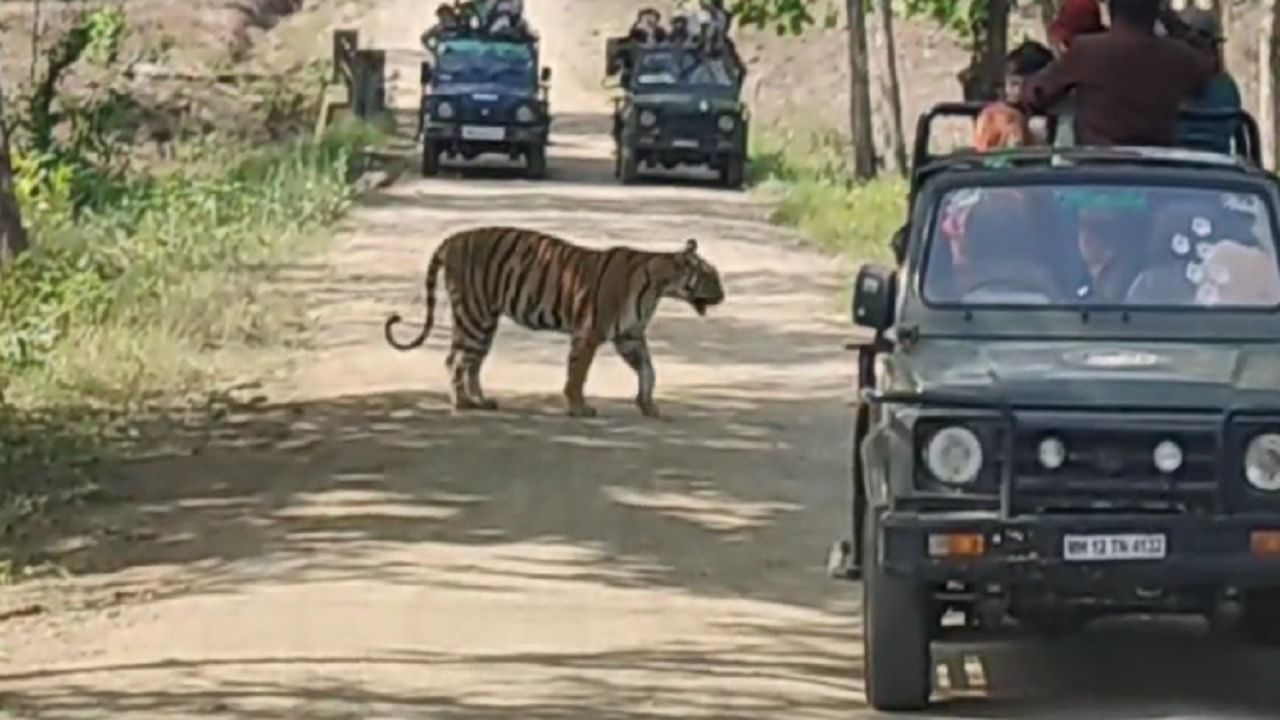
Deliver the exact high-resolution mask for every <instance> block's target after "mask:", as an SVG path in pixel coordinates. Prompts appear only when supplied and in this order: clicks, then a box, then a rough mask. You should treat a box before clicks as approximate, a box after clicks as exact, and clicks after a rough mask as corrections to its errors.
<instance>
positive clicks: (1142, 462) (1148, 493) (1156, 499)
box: [1009, 415, 1222, 515]
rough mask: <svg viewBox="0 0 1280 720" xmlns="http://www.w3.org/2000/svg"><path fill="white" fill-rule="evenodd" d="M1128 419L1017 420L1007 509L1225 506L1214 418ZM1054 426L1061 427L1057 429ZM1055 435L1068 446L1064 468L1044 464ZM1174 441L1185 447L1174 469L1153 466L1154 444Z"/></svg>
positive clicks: (1195, 511) (1182, 511) (1177, 510)
mask: <svg viewBox="0 0 1280 720" xmlns="http://www.w3.org/2000/svg"><path fill="white" fill-rule="evenodd" d="M1137 420H1138V419H1136V418H1125V419H1124V422H1123V424H1121V425H1118V426H1117V427H1107V425H1106V424H1105V423H1101V422H1097V421H1096V418H1095V421H1094V422H1093V423H1092V424H1083V423H1080V424H1074V423H1073V424H1070V425H1068V426H1066V427H1063V426H1062V425H1061V424H1059V423H1054V422H1053V420H1052V419H1051V418H1050V417H1049V416H1047V415H1046V416H1045V417H1044V422H1043V423H1038V422H1027V421H1026V419H1020V420H1019V423H1018V429H1017V431H1016V432H1015V435H1014V448H1013V456H1014V459H1013V467H1012V468H1011V469H1012V477H1011V483H1012V484H1011V487H1010V492H1009V501H1010V508H1009V510H1010V512H1011V513H1013V514H1026V513H1040V514H1043V513H1055V514H1056V513H1159V514H1178V515H1186V514H1191V515H1199V514H1209V513H1213V512H1215V511H1217V510H1219V509H1220V508H1221V506H1222V502H1221V494H1220V492H1219V482H1218V480H1219V478H1218V434H1217V432H1216V429H1215V427H1214V425H1213V424H1212V423H1205V424H1189V423H1185V422H1172V423H1171V422H1169V421H1168V419H1167V418H1164V419H1163V420H1164V421H1165V423H1164V424H1163V425H1162V424H1160V423H1158V422H1154V419H1153V422H1152V423H1150V424H1147V423H1142V422H1139V421H1137ZM1055 425H1057V426H1056V427H1055ZM1049 435H1055V436H1057V437H1058V438H1059V439H1061V440H1062V441H1063V443H1064V444H1065V445H1066V448H1067V458H1066V461H1065V462H1064V463H1063V464H1062V466H1061V467H1058V468H1056V469H1053V470H1049V469H1046V468H1045V467H1043V466H1042V465H1041V463H1040V459H1039V446H1040V442H1041V440H1042V439H1044V438H1045V437H1047V436H1049ZM1165 439H1171V440H1173V441H1175V442H1177V443H1178V445H1179V446H1180V447H1181V448H1182V451H1183V462H1182V466H1181V467H1180V468H1179V469H1178V470H1176V471H1174V472H1173V473H1170V474H1164V473H1161V472H1160V471H1159V470H1157V469H1156V467H1155V464H1154V461H1153V459H1152V453H1153V450H1154V448H1155V446H1156V445H1157V444H1158V443H1160V442H1161V441H1162V440H1165Z"/></svg>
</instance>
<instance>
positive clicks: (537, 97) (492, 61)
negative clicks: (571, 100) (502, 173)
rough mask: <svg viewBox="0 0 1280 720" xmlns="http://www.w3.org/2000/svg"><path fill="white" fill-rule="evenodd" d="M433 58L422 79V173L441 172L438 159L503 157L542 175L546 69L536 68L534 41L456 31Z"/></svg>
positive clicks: (546, 117) (437, 46)
mask: <svg viewBox="0 0 1280 720" xmlns="http://www.w3.org/2000/svg"><path fill="white" fill-rule="evenodd" d="M431 54H432V60H433V61H434V62H432V61H428V62H423V63H422V76H421V81H422V104H421V108H420V112H421V113H422V174H423V175H424V176H432V175H436V174H437V173H439V171H440V160H441V157H442V156H443V157H448V158H450V159H453V158H456V157H459V156H461V157H462V158H463V159H465V160H472V159H474V158H476V157H477V156H479V155H482V154H502V155H506V156H508V157H510V158H511V160H513V161H519V160H520V158H521V157H523V158H524V162H525V168H526V174H527V175H528V176H529V177H532V178H541V177H544V176H545V175H546V172H547V134H548V128H549V126H550V115H549V112H548V108H547V82H548V81H549V80H550V79H551V69H550V68H543V69H542V71H541V73H539V71H538V41H537V39H536V38H532V37H528V36H515V37H511V36H502V35H481V34H475V33H466V34H461V33H459V34H456V35H452V36H445V37H443V38H441V39H440V40H439V42H437V43H435V44H434V48H432V53H431Z"/></svg>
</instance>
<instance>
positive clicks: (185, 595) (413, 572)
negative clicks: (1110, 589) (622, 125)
mask: <svg viewBox="0 0 1280 720" xmlns="http://www.w3.org/2000/svg"><path fill="white" fill-rule="evenodd" d="M535 7H538V8H543V9H545V8H547V7H549V5H548V4H546V3H543V4H539V5H536V6H535ZM392 10H394V7H392ZM396 17H397V15H396V13H395V12H391V11H384V12H382V13H380V14H379V13H371V20H370V22H373V23H383V25H382V26H383V27H388V28H394V27H395V26H396ZM401 25H403V23H401ZM541 26H542V27H551V26H555V23H554V22H551V23H545V24H542V25H541ZM570 45H571V43H569V42H568V41H567V40H563V39H562V40H561V41H560V42H559V45H558V46H559V47H560V48H562V51H563V52H566V53H567V52H568V51H567V50H563V48H565V47H569V46H570ZM559 70H560V67H559V66H557V72H558V75H557V76H558V77H561V76H565V75H569V74H570V73H569V71H566V72H563V73H561V72H559ZM407 72H408V73H409V75H410V77H415V75H413V74H412V72H411V69H409V70H408V71H407ZM587 74H589V73H587ZM591 97H592V95H591V93H590V92H588V91H587V90H586V89H583V87H581V86H580V87H579V96H578V98H577V99H578V100H580V101H581V102H580V103H579V104H578V105H577V106H573V104H572V102H570V101H572V100H573V99H574V97H573V95H572V93H569V94H568V95H566V96H565V98H566V99H565V102H564V106H565V107H562V108H561V113H562V116H561V118H560V119H559V120H558V122H557V125H556V135H555V147H554V150H553V152H552V160H551V168H552V171H551V172H552V177H551V179H549V180H547V181H544V182H527V181H523V180H511V179H503V178H496V177H490V176H484V175H482V176H479V177H476V176H471V177H466V178H457V177H444V178H441V179H437V180H432V181H422V180H417V179H412V178H411V179H408V180H406V181H404V182H402V183H401V184H399V185H397V186H395V187H394V188H392V189H391V190H389V191H388V192H386V193H385V194H383V195H381V196H380V197H377V198H376V199H374V200H372V201H370V202H368V203H366V204H365V205H364V206H363V207H361V208H360V209H359V210H358V211H357V212H355V213H354V215H353V216H352V217H351V218H350V219H349V220H348V221H347V222H346V227H345V228H344V229H343V230H342V233H341V237H340V242H339V243H338V246H337V248H336V249H335V251H334V252H333V253H332V254H331V255H330V256H329V257H327V258H324V259H322V261H319V262H315V263H312V264H309V265H307V266H305V267H302V268H298V269H296V270H295V271H293V272H291V273H289V275H288V280H289V282H292V283H296V284H298V287H300V288H301V289H302V290H304V291H305V292H306V294H307V297H308V298H310V301H311V303H312V308H313V314H314V317H315V330H314V331H313V332H312V333H311V335H310V337H309V338H308V341H307V342H306V343H305V344H304V346H303V347H300V348H299V349H297V350H296V351H295V352H294V353H293V357H292V369H291V371H290V372H289V373H288V374H287V376H286V377H284V378H282V379H279V380H277V381H272V382H270V383H269V384H268V385H267V387H266V390H265V394H266V401H265V403H263V404H261V405H259V406H256V407H254V408H251V409H240V410H237V411H235V412H233V413H231V414H230V415H229V416H227V417H226V418H225V419H223V420H222V421H220V422H219V423H217V424H216V425H214V426H212V427H198V428H179V427H175V428H174V429H173V434H174V436H175V437H176V438H177V439H176V441H175V445H177V446H180V447H183V448H186V449H185V450H184V451H183V452H174V453H171V454H167V455H161V456H159V457H155V458H152V459H149V460H146V461H139V462H137V463H135V464H133V465H131V466H130V467H129V468H127V472H126V473H125V477H124V478H123V479H121V480H120V481H119V483H117V484H115V485H113V487H112V490H111V496H112V497H113V498H114V500H113V501H112V502H110V503H109V504H106V505H105V506H93V507H92V508H90V509H89V510H86V511H84V512H83V513H82V514H80V515H78V516H74V517H68V518H66V520H65V522H64V526H63V528H62V537H61V538H60V542H59V543H58V544H57V545H55V546H53V547H52V549H51V550H52V552H53V553H54V555H55V557H56V558H57V559H58V560H59V561H60V562H61V563H62V564H64V565H65V566H66V567H68V568H70V569H71V570H72V571H73V572H75V577H74V578H72V579H69V580H64V581H52V582H43V583H29V584H24V585H20V586H18V587H17V588H12V589H7V590H5V591H4V593H3V594H0V600H2V601H3V605H2V607H0V610H3V615H2V617H3V618H4V619H3V621H0V711H2V712H3V716H4V717H13V718H49V719H63V718H67V719H70V718H139V719H142V718H146V719H148V720H151V719H161V718H188V717H207V716H213V717H229V718H300V719H302V718H320V719H326V720H327V719H330V718H333V719H337V718H350V719H353V720H354V719H357V718H358V719H373V718H388V719H390V718H432V719H440V720H488V719H491V718H508V717H511V718H517V717H518V718H531V719H544V720H553V719H554V720H641V719H643V718H677V717H678V718H735V719H742V720H756V719H759V720H765V719H773V718H783V717H785V718H803V719H814V720H816V719H819V718H822V719H826V718H831V719H834V718H842V719H847V718H853V717H864V716H869V713H868V712H867V711H866V710H865V709H864V706H863V699H862V694H861V680H860V676H861V665H860V637H859V624H858V603H857V586H856V585H850V584H847V583H835V582H832V581H829V580H827V579H826V578H825V576H824V574H823V567H822V563H823V560H824V556H825V551H826V548H827V545H828V543H829V542H830V541H831V540H832V539H833V538H834V537H837V536H838V535H839V534H840V533H841V532H843V531H844V527H845V519H844V517H845V510H844V508H845V503H846V497H847V491H846V487H845V472H846V457H847V452H848V445H847V438H846V431H847V417H846V411H845V406H844V402H845V400H846V399H847V397H848V390H849V388H848V377H849V363H848V360H849V359H848V357H847V356H845V354H844V353H842V352H841V349H840V346H841V342H842V340H843V339H844V336H845V326H844V320H843V318H844V317H845V313H843V312H842V311H841V310H840V309H839V307H838V305H837V299H836V298H837V290H838V285H839V283H840V282H841V277H840V274H839V273H838V272H837V271H836V268H835V265H834V264H833V263H832V262H831V261H829V260H826V259H823V258H821V257H819V256H817V255H815V254H814V253H812V252H809V251H807V250H804V249H803V248H802V246H800V245H799V244H798V242H797V240H798V238H796V237H794V236H793V235H792V234H790V233H788V232H786V231H784V230H780V229H778V228H776V227H772V226H770V225H769V224H767V223H766V222H764V221H763V219H762V216H763V210H762V209H761V208H760V207H758V206H756V205H755V204H753V203H752V202H751V201H750V200H749V199H748V198H747V197H746V196H744V195H742V194H738V193H731V192H724V191H719V190H714V189H705V188H699V187H696V186H689V185H675V186H671V185H652V186H645V187H637V188H628V189H625V190H624V189H622V188H621V187H619V186H617V185H616V184H614V183H613V182H612V180H611V177H610V160H609V159H608V145H607V141H606V138H605V137H604V135H603V134H602V132H603V129H604V127H605V126H604V125H603V118H602V116H601V114H600V113H601V112H602V108H601V107H600V105H599V104H598V103H597V104H595V105H593V104H592V103H590V102H586V101H585V100H584V98H585V99H590V98H591ZM476 223H514V224H521V225H527V226H530V227H537V228H541V229H545V230H549V231H553V232H557V233H562V234H564V235H565V236H567V237H570V238H572V239H574V240H577V241H580V242H583V243H587V244H591V245H606V244H611V243H628V244H634V245H636V246H639V247H646V248H677V247H679V246H680V244H681V243H682V242H683V241H684V239H685V238H687V237H696V238H698V239H699V240H700V242H701V245H702V248H703V251H704V254H705V255H706V256H707V257H708V258H710V259H711V260H712V261H713V262H715V263H716V264H717V265H718V266H719V267H720V269H721V271H722V273H723V275H724V280H725V284H726V289H727V293H728V300H727V302H726V304H725V305H724V306H722V307H721V308H718V309H715V310H713V311H712V312H711V313H710V314H709V316H708V317H706V318H698V317H697V316H696V315H694V313H693V312H692V311H691V310H689V309H688V308H685V307H680V306H675V305H669V306H664V307H663V309H662V310H661V312H660V314H659V317H658V318H657V320H656V321H655V323H654V325H653V327H652V330H651V333H652V335H651V337H652V345H653V346H654V351H655V360H656V363H657V372H658V395H657V399H658V402H659V403H660V404H661V405H662V407H663V409H664V411H665V412H666V413H667V415H668V416H669V417H668V419H666V420H663V421H652V420H646V419H643V418H641V417H640V416H639V413H638V412H637V411H636V409H635V408H634V407H633V406H632V404H631V401H630V398H631V397H632V395H633V393H634V378H633V377H632V375H631V373H630V372H629V371H628V370H627V369H626V368H625V366H624V365H623V363H622V362H621V361H620V360H619V359H618V358H616V357H615V356H613V355H612V353H611V352H604V353H602V354H601V355H600V357H599V358H598V359H597V361H596V365H595V367H594V368H593V370H592V373H591V377H590V380H589V383H588V396H589V398H591V399H592V400H593V401H594V403H595V404H596V406H597V408H598V409H599V410H600V411H601V416H600V417H598V418H595V419H592V420H576V419H570V418H567V417H565V416H564V415H563V414H562V409H561V408H562V406H561V400H560V397H559V392H558V391H559V388H560V387H561V385H562V382H563V372H564V365H565V355H566V346H565V343H564V339H563V338H561V337H558V336H553V335H540V334H534V333H530V332H526V331H522V330H519V329H516V328H514V327H512V326H510V325H509V324H508V325H504V327H503V329H502V330H500V332H499V336H498V341H497V346H496V349H495V352H494V355H493V357H492V359H491V360H490V362H489V363H488V364H487V365H486V369H485V375H484V380H485V382H486V385H487V388H488V391H489V394H490V396H491V397H493V398H494V399H496V400H497V401H498V402H499V403H501V404H502V406H503V409H502V410H501V411H499V412H496V413H483V414H472V415H463V416H453V415H451V414H450V413H449V412H448V411H447V410H446V408H445V388H446V374H445V369H444V366H443V360H444V350H445V348H446V347H447V340H446V338H447V334H448V325H449V323H448V319H447V318H448V315H447V312H445V313H443V315H442V317H443V322H441V323H440V325H438V330H437V333H436V335H435V336H433V338H432V340H431V341H430V342H429V343H428V345H427V347H426V348H425V349H422V350H419V351H416V352H412V353H397V352H395V351H393V350H391V349H390V348H388V347H387V346H386V345H385V344H384V342H383V340H382V321H383V319H384V318H385V317H386V315H387V314H389V313H391V312H402V313H405V314H406V315H408V316H409V317H410V318H412V319H414V320H416V319H418V318H420V317H421V312H422V306H421V295H422V290H421V286H422V271H423V268H424V266H425V263H426V258H427V256H428V254H429V252H430V251H431V249H432V248H433V246H434V244H435V243H436V242H438V241H439V240H440V239H441V238H442V237H443V236H444V235H445V234H446V233H448V232H449V231H451V230H454V229H457V228H461V227H465V226H469V225H473V224H476ZM442 303H443V300H442ZM443 307H447V306H444V305H442V308H443ZM978 650H980V652H975V653H974V654H973V658H971V659H970V660H969V661H968V662H967V663H960V662H953V663H951V665H952V667H953V668H957V667H959V668H960V669H961V670H962V671H963V670H965V669H968V670H970V671H972V674H973V675H974V677H973V678H972V682H971V687H970V688H968V689H966V688H965V687H963V685H964V683H963V682H961V680H963V679H964V678H965V677H967V675H966V673H965V672H957V673H956V675H955V678H954V682H953V681H952V680H951V679H949V680H948V683H947V684H948V685H951V684H954V685H956V686H957V687H947V686H945V685H944V688H943V690H942V692H941V693H940V700H941V701H942V704H941V705H940V706H939V708H938V713H939V714H942V715H945V716H949V717H1059V716H1060V717H1090V718H1139V717H1141V718H1154V717H1223V716H1224V715H1225V714H1226V713H1227V711H1229V710H1236V709H1241V710H1245V711H1253V712H1254V715H1255V716H1256V717H1274V716H1275V712H1276V708H1277V707H1280V704H1277V700H1278V698H1277V696H1276V694H1275V691H1274V690H1273V689H1272V687H1273V686H1274V682H1272V681H1271V680H1270V678H1271V677H1274V670H1275V668H1276V667H1277V665H1276V663H1275V661H1274V659H1273V658H1271V657H1269V656H1265V655H1264V656H1259V655H1250V654H1246V653H1239V652H1229V651H1225V650H1214V649H1212V648H1210V647H1209V646H1207V645H1205V644H1204V643H1202V642H1200V641H1198V640H1196V639H1187V638H1184V637H1183V636H1182V635H1180V634H1179V633H1177V632H1166V633H1162V634H1159V635H1156V636H1154V637H1152V638H1141V637H1139V638H1133V637H1131V638H1126V639H1125V640H1123V641H1122V642H1119V643H1117V642H1110V643H1104V644H1101V645H1097V646H1091V645H1088V644H1073V645H1071V646H1060V647H1056V648H1039V649H1037V648H1031V647H1012V648H983V649H978ZM966 665H967V667H965V666H966ZM988 694H989V695H991V697H990V698H984V697H981V696H984V695H988ZM974 696H979V698H980V699H973V697H974Z"/></svg>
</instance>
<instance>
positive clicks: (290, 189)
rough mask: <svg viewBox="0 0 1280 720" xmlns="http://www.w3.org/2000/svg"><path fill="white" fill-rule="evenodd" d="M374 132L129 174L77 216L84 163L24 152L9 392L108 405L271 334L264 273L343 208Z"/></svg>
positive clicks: (187, 376) (5, 354)
mask: <svg viewBox="0 0 1280 720" xmlns="http://www.w3.org/2000/svg"><path fill="white" fill-rule="evenodd" d="M374 141H376V136H373V135H371V133H370V131H367V130H365V129H363V128H358V127H351V128H342V129H337V130H335V131H334V132H332V133H330V134H329V135H328V136H326V137H325V138H324V139H323V140H322V141H319V142H312V141H309V140H300V141H294V142H291V143H288V144H284V145H280V146H273V147H269V148H267V149H265V150H264V149H257V150H249V149H239V150H237V149H232V148H221V149H220V150H217V155H216V156H213V155H211V156H210V157H209V158H206V159H205V161H203V162H200V161H197V162H194V163H192V164H191V166H190V168H188V169H183V170H179V171H177V172H173V173H170V174H167V175H165V176H161V177H157V176H134V177H127V178H121V179H118V180H116V181H115V183H114V185H113V186H111V187H109V188H108V187H104V188H100V189H99V191H98V192H97V193H96V194H95V200H94V201H93V202H90V203H88V204H85V205H83V206H81V207H80V208H79V209H78V211H76V212H75V213H74V214H73V211H72V210H71V207H70V203H69V202H68V201H67V193H68V192H69V188H70V186H71V185H72V184H73V183H72V181H71V179H70V178H69V173H71V172H74V170H62V169H60V168H57V167H53V168H51V167H50V166H49V165H48V164H47V163H40V162H31V161H25V160H23V161H19V162H18V167H17V172H18V178H17V185H18V189H19V193H20V198H19V199H20V202H21V203H22V204H23V207H24V210H25V211H26V213H27V221H28V224H29V225H30V226H31V228H32V231H33V235H34V237H35V238H36V243H35V247H34V248H33V249H32V250H31V251H30V252H29V253H27V254H25V255H23V256H21V257H20V258H18V260H17V261H16V262H15V263H14V264H13V265H11V266H9V267H7V268H5V270H4V272H3V275H0V377H5V378H7V379H8V380H9V381H10V382H9V384H10V390H11V392H10V398H11V399H14V398H16V399H17V400H19V401H20V402H24V403H32V404H42V403H45V402H47V401H50V400H55V399H56V397H57V396H58V395H60V394H61V395H64V396H66V397H73V396H74V397H75V398H76V400H77V401H78V402H84V401H86V400H93V399H99V400H105V401H107V403H108V404H112V403H114V402H116V401H117V400H119V399H120V398H123V397H136V396H139V395H143V396H145V395H146V394H148V393H151V392H161V391H168V390H181V386H183V385H185V384H188V383H190V382H195V381H197V380H198V379H199V378H200V377H201V376H202V372H201V371H200V370H201V366H202V365H203V364H204V363H203V361H202V359H201V357H200V356H201V355H202V354H203V353H206V352H208V351H210V350H217V349H219V348H221V347H224V346H226V345H229V344H234V343H245V342H250V343H251V342H255V341H258V340H261V339H262V335H263V334H264V328H263V323H264V322H266V320H267V319H266V318H265V317H264V313H263V309H262V308H261V307H260V304H259V303H258V302H257V292H256V290H255V288H256V286H257V285H259V284H260V283H261V281H262V279H263V277H264V274H265V273H266V272H267V271H268V270H269V269H270V268H271V267H272V266H274V265H278V264H279V263H280V262H282V261H284V260H286V259H288V258H289V257H290V256H291V255H293V254H296V253H298V252H299V251H300V250H301V249H304V247H305V245H306V243H307V242H308V241H309V240H311V239H313V238H315V237H317V236H318V235H323V232H322V229H323V228H324V227H326V226H327V225H329V224H330V223H331V221H332V220H333V219H334V218H335V217H336V216H337V215H338V214H340V213H341V212H342V211H343V210H344V209H345V207H346V206H347V204H348V203H349V201H350V200H351V185H350V182H349V180H350V177H349V167H350V164H351V160H352V155H353V153H354V152H355V151H356V150H357V149H358V148H359V147H361V146H363V145H367V144H369V143H371V142H374ZM215 158H216V160H215ZM35 173H44V174H45V176H43V177H41V178H35V177H33V176H32V175H33V174H35ZM50 173H52V175H51V176H50V175H49V174H50ZM59 173H61V175H60V174H59Z"/></svg>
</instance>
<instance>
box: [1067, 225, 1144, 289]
mask: <svg viewBox="0 0 1280 720" xmlns="http://www.w3.org/2000/svg"><path fill="white" fill-rule="evenodd" d="M1077 220H1078V226H1077V230H1076V248H1077V249H1078V250H1079V251H1080V259H1081V261H1082V262H1083V265H1084V277H1083V278H1082V279H1081V283H1080V285H1079V286H1078V287H1077V288H1076V293H1075V294H1076V298H1077V299H1078V300H1087V301H1089V302H1090V303H1101V304H1111V303H1120V302H1123V301H1124V299H1125V298H1126V297H1127V295H1128V292H1129V287H1130V285H1132V284H1133V279H1134V277H1135V276H1136V275H1137V274H1138V267H1137V266H1138V265H1139V263H1141V257H1140V256H1141V247H1140V246H1139V247H1134V242H1133V237H1132V233H1131V232H1129V231H1128V230H1129V229H1128V228H1126V227H1125V224H1124V223H1123V222H1122V220H1121V217H1120V216H1119V215H1118V214H1117V213H1115V212H1112V211H1109V210H1105V209H1091V208H1084V209H1082V210H1080V213H1079V215H1078V216H1077Z"/></svg>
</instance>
